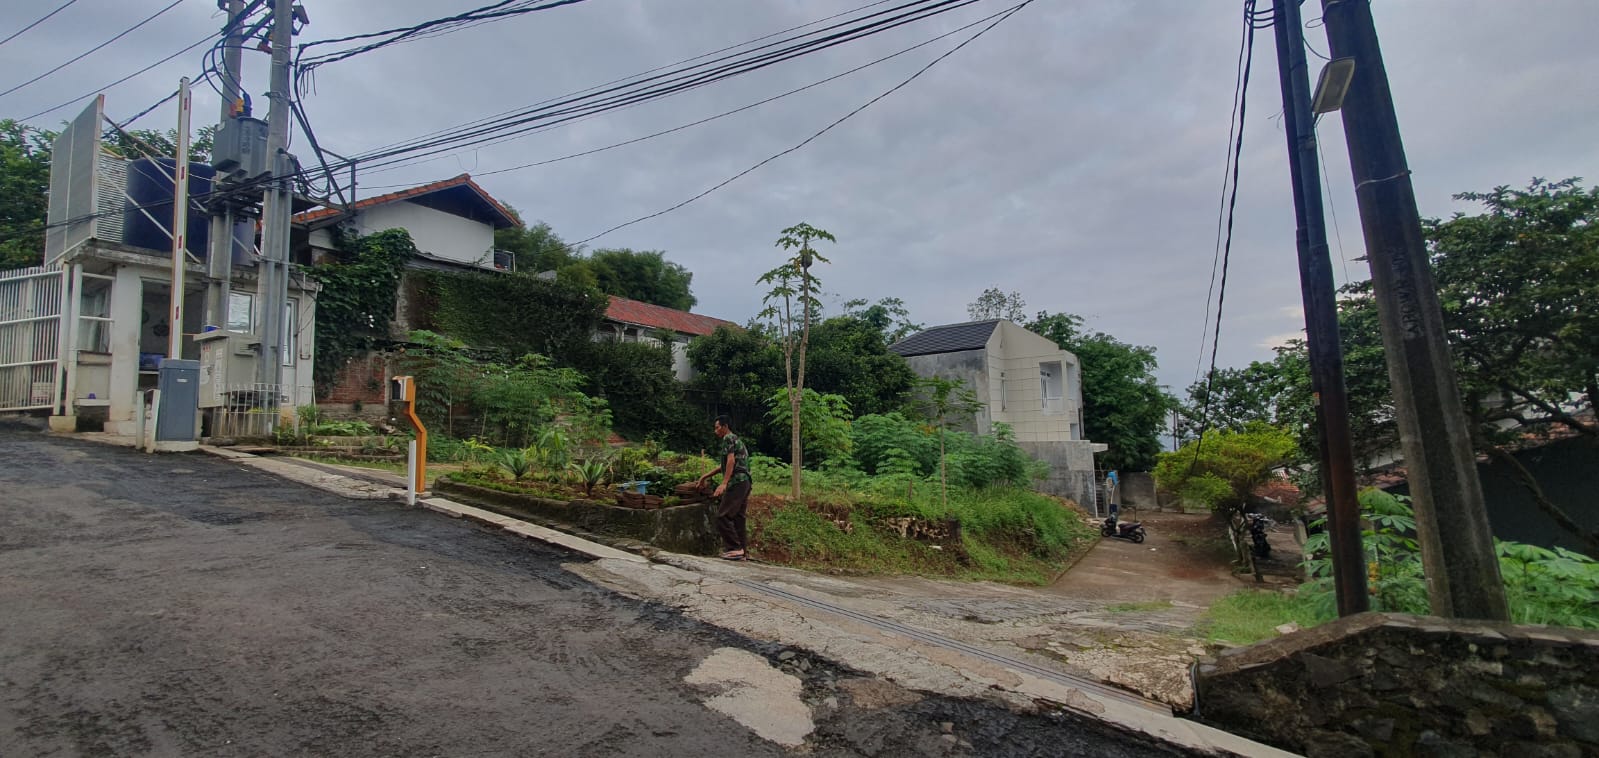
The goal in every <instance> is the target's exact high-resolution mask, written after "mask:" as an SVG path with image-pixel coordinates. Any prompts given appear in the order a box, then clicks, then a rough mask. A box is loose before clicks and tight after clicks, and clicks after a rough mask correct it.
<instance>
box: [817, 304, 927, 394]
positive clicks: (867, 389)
mask: <svg viewBox="0 0 1599 758" xmlns="http://www.w3.org/2000/svg"><path fill="white" fill-rule="evenodd" d="M806 363H807V367H806V383H807V384H809V385H810V386H813V387H815V388H816V390H817V391H818V392H823V393H832V394H836V395H842V396H843V397H845V398H846V399H847V400H848V401H849V404H850V407H851V408H853V409H854V410H855V412H856V413H858V414H862V415H864V414H873V413H888V412H889V411H893V410H895V409H898V408H900V407H902V406H904V404H905V399H906V395H907V393H908V392H910V389H911V386H912V385H913V384H914V382H915V381H916V372H914V371H912V370H911V367H910V364H908V363H906V362H905V359H904V358H902V357H900V356H899V355H898V354H896V353H892V352H890V351H889V349H888V343H887V342H886V341H885V340H884V337H883V332H882V330H881V329H880V327H879V326H878V325H877V324H875V323H873V322H872V321H870V320H867V319H865V318H861V317H859V316H855V315H844V316H834V317H832V318H830V319H827V320H825V321H823V322H821V323H819V324H817V325H816V327H815V328H814V329H812V330H811V344H810V351H809V355H808V357H807V359H806Z"/></svg>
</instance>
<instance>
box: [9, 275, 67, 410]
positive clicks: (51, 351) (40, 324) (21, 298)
mask: <svg viewBox="0 0 1599 758" xmlns="http://www.w3.org/2000/svg"><path fill="white" fill-rule="evenodd" d="M62 285H63V275H62V271H61V268H60V267H59V266H50V267H44V266H36V267H34V268H25V269H16V270H13V271H0V411H18V410H31V409H36V408H51V407H54V406H55V404H56V393H57V392H58V386H59V385H58V380H59V370H60V348H61V305H62V289H63V287H62Z"/></svg>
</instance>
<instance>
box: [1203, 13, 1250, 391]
mask: <svg viewBox="0 0 1599 758" xmlns="http://www.w3.org/2000/svg"><path fill="white" fill-rule="evenodd" d="M1246 12H1247V11H1246ZM1251 36H1252V32H1251V31H1250V30H1249V28H1248V27H1247V26H1246V27H1245V28H1244V29H1243V30H1242V31H1240V32H1239V35H1238V60H1237V62H1235V63H1234V64H1233V109H1232V113H1231V115H1229V116H1228V117H1227V159H1226V160H1225V161H1223V162H1222V167H1221V200H1220V201H1219V202H1218V203H1217V204H1216V249H1215V252H1214V253H1213V254H1212V257H1211V260H1210V286H1209V288H1208V289H1207V290H1206V292H1205V318H1204V319H1202V320H1201V321H1200V322H1199V350H1198V352H1197V353H1196V354H1195V356H1194V382H1195V383H1196V384H1197V383H1198V382H1199V379H1200V377H1201V376H1203V374H1201V373H1200V372H1201V370H1203V369H1204V367H1205V344H1206V343H1207V342H1208V341H1209V336H1208V332H1209V331H1210V303H1211V300H1212V299H1213V298H1214V297H1215V295H1216V272H1217V270H1218V269H1219V268H1220V267H1221V240H1222V231H1223V225H1224V224H1225V223H1226V218H1227V187H1228V186H1229V180H1230V178H1231V176H1232V169H1233V160H1234V156H1233V138H1234V137H1235V136H1236V135H1237V129H1238V103H1239V101H1240V98H1242V96H1243V92H1244V90H1243V84H1244V54H1245V53H1246V52H1247V48H1248V47H1249V45H1250V40H1251Z"/></svg>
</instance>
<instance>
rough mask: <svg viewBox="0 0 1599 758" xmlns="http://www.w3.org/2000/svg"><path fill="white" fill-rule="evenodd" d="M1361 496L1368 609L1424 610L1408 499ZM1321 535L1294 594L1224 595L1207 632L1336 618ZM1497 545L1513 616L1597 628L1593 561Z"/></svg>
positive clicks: (1251, 634) (1597, 572)
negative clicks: (1369, 604)
mask: <svg viewBox="0 0 1599 758" xmlns="http://www.w3.org/2000/svg"><path fill="white" fill-rule="evenodd" d="M1360 504H1361V509H1362V511H1363V512H1364V514H1365V517H1366V523H1367V527H1366V529H1365V530H1364V531H1363V532H1362V542H1363V547H1364V550H1365V555H1366V557H1367V560H1368V561H1369V569H1368V582H1369V583H1368V591H1369V592H1370V593H1371V609H1372V610H1374V611H1389V612H1395V613H1414V614H1426V613H1428V612H1429V610H1428V604H1427V586H1426V576H1425V574H1424V573H1423V570H1422V563H1421V553H1420V551H1419V548H1418V547H1417V544H1416V539H1415V536H1414V534H1415V527H1416V517H1415V513H1414V511H1413V510H1412V509H1411V506H1410V502H1409V499H1408V498H1405V497H1400V496H1396V495H1390V494H1388V493H1386V492H1383V491H1382V490H1375V489H1373V490H1367V491H1365V492H1363V493H1361V496H1360ZM1312 526H1313V528H1316V527H1322V526H1325V524H1324V523H1321V522H1318V523H1316V524H1313V525H1312ZM1327 540H1328V538H1327V534H1326V532H1325V531H1323V532H1320V533H1318V534H1315V535H1312V536H1311V538H1310V540H1309V541H1308V542H1307V543H1306V545H1305V550H1306V552H1307V553H1308V554H1309V555H1310V556H1311V558H1310V559H1309V560H1307V561H1306V562H1305V571H1306V574H1307V575H1308V576H1309V577H1310V580H1309V581H1308V582H1306V583H1305V584H1304V585H1301V586H1300V588H1299V590H1298V592H1297V593H1296V594H1292V595H1290V594H1282V593H1274V592H1264V591H1256V590H1250V591H1246V592H1243V593H1239V594H1237V595H1233V596H1232V597H1229V598H1226V599H1224V600H1222V601H1221V602H1218V603H1217V604H1215V605H1213V606H1212V607H1211V609H1210V611H1209V613H1208V614H1207V620H1206V622H1205V626H1204V628H1205V631H1206V634H1207V635H1209V636H1210V637H1211V638H1212V639H1217V640H1226V641H1228V642H1233V643H1236V644H1249V643H1251V642H1255V641H1258V640H1262V639H1267V638H1269V637H1271V636H1272V635H1273V634H1275V632H1274V631H1273V629H1274V628H1275V627H1277V626H1278V625H1280V624H1284V623H1287V622H1289V621H1294V622H1297V623H1298V624H1299V625H1300V626H1306V627H1308V626H1314V625H1316V624H1320V623H1324V622H1327V621H1331V620H1332V619H1334V618H1336V617H1337V602H1336V594H1335V592H1334V588H1333V580H1332V561H1331V558H1330V557H1328V554H1327V549H1328V541H1327ZM1496 548H1497V550H1498V554H1499V573H1500V575H1501V576H1502V577H1503V578H1504V583H1505V596H1506V598H1507V599H1508V600H1509V601H1510V618H1511V620H1512V621H1514V622H1516V623H1520V624H1547V625H1551V626H1569V627H1576V628H1580V629H1599V562H1596V561H1594V560H1593V559H1591V558H1589V557H1587V556H1585V555H1582V554H1580V553H1575V552H1572V551H1570V550H1564V549H1561V548H1555V549H1553V550H1546V549H1544V548H1541V547H1536V546H1534V545H1526V544H1523V543H1520V542H1506V541H1503V540H1500V541H1497V542H1496Z"/></svg>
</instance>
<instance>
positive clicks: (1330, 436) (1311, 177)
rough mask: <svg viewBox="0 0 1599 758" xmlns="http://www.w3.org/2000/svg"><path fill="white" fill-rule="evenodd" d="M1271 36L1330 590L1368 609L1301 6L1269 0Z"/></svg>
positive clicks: (1352, 609) (1344, 610) (1344, 609)
mask: <svg viewBox="0 0 1599 758" xmlns="http://www.w3.org/2000/svg"><path fill="white" fill-rule="evenodd" d="M1272 19H1273V26H1274V27H1275V28H1276V35H1277V71H1278V77H1279V79H1280V81H1281V82H1282V96H1283V131H1284V133H1286V134H1287V135H1288V168H1289V174H1290V175H1291V176H1292V177H1293V184H1294V214H1295V216H1297V218H1298V222H1299V226H1298V233H1297V234H1296V235H1295V237H1296V241H1297V243H1298V247H1299V290H1300V294H1301V297H1302V299H1303V301H1304V307H1305V342H1306V344H1307V346H1308V352H1309V353H1310V388H1311V392H1312V393H1313V395H1312V397H1314V398H1315V399H1316V401H1317V402H1316V416H1317V420H1318V422H1319V423H1318V427H1319V428H1318V430H1317V432H1318V433H1317V437H1318V438H1319V440H1318V441H1319V443H1320V448H1321V449H1320V455H1321V489H1322V494H1323V496H1324V497H1325V498H1326V501H1327V534H1328V537H1330V538H1331V541H1332V561H1333V585H1334V587H1335V588H1336V590H1337V596H1338V615H1340V616H1349V615H1352V614H1356V613H1361V612H1363V611H1366V610H1369V609H1370V608H1371V598H1370V596H1369V595H1368V593H1367V590H1366V556H1365V551H1364V549H1363V546H1362V544H1361V538H1360V500H1359V498H1358V496H1357V494H1356V491H1355V454H1354V451H1353V449H1352V448H1351V447H1350V440H1349V398H1348V395H1347V393H1346V392H1345V390H1344V355H1343V344H1342V343H1341V342H1340V340H1339V330H1338V301H1337V295H1336V292H1335V291H1334V288H1333V277H1332V256H1331V255H1330V254H1329V253H1328V251H1327V225H1326V222H1325V219H1324V218H1323V216H1322V200H1321V175H1320V174H1321V172H1320V171H1319V170H1318V167H1317V165H1316V156H1317V153H1316V131H1315V128H1314V122H1313V121H1312V116H1311V114H1310V74H1309V72H1308V71H1307V70H1306V66H1305V37H1304V26H1303V24H1302V22H1301V21H1300V17H1299V0H1272Z"/></svg>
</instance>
